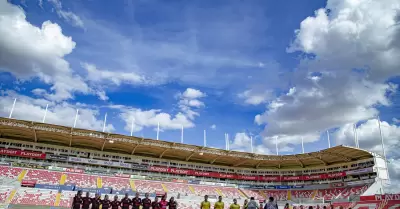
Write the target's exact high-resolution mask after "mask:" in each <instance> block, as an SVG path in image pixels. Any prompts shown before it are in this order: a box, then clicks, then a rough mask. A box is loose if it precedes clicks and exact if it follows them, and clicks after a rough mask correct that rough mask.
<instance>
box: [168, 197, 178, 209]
mask: <svg viewBox="0 0 400 209" xmlns="http://www.w3.org/2000/svg"><path fill="white" fill-rule="evenodd" d="M168 208H169V209H177V208H178V203H177V202H176V201H175V198H174V197H171V198H170V199H169V202H168Z"/></svg>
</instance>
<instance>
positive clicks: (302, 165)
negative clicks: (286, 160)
mask: <svg viewBox="0 0 400 209" xmlns="http://www.w3.org/2000/svg"><path fill="white" fill-rule="evenodd" d="M295 157H296V159H297V162H298V163H299V164H300V166H301V167H302V168H304V164H303V162H301V160H300V158H299V157H297V155H295Z"/></svg>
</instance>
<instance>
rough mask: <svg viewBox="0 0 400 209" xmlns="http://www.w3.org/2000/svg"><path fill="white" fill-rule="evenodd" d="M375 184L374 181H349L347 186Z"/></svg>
mask: <svg viewBox="0 0 400 209" xmlns="http://www.w3.org/2000/svg"><path fill="white" fill-rule="evenodd" d="M373 182H374V180H373V179H368V180H361V181H349V182H347V185H348V186H353V185H360V184H369V183H373Z"/></svg>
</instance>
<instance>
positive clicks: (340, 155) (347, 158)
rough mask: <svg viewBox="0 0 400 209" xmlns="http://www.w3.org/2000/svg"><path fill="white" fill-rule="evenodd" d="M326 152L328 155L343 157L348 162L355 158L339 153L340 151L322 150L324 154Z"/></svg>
mask: <svg viewBox="0 0 400 209" xmlns="http://www.w3.org/2000/svg"><path fill="white" fill-rule="evenodd" d="M325 153H326V154H328V155H333V156H335V157H339V158H341V159H343V160H344V161H347V162H350V161H353V160H354V159H352V158H350V157H347V156H344V155H342V154H339V153H333V152H326V151H324V152H322V154H325Z"/></svg>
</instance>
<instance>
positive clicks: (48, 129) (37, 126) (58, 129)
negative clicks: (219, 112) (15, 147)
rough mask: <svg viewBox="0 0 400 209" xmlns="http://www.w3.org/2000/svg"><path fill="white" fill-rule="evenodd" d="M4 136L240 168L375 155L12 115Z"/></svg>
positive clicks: (2, 122)
mask: <svg viewBox="0 0 400 209" xmlns="http://www.w3.org/2000/svg"><path fill="white" fill-rule="evenodd" d="M0 135H1V137H2V138H8V139H14V140H23V141H30V142H37V143H47V144H56V145H63V146H69V147H77V148H86V149H92V150H99V151H106V152H113V153H123V154H129V155H137V156H144V157H155V158H163V159H169V160H179V161H187V162H195V163H203V164H213V165H221V166H233V167H237V168H258V169H304V168H310V167H320V166H327V165H333V164H340V163H347V162H351V161H357V160H362V159H369V158H373V155H372V153H370V152H368V151H365V150H361V149H357V148H353V147H347V146H336V147H332V148H329V149H324V150H320V151H317V152H310V153H304V154H294V155H279V156H277V155H262V154H253V153H245V152H238V151H232V150H231V151H226V150H222V149H215V148H209V147H202V146H195V145H188V144H180V143H175V142H167V141H161V140H159V141H158V140H154V139H146V138H140V137H134V136H133V137H131V136H124V135H119V134H111V133H103V132H99V131H92V130H85V129H77V128H71V127H65V126H59V125H53V124H45V123H38V122H32V121H23V120H15V119H8V118H0Z"/></svg>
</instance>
